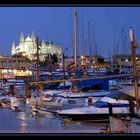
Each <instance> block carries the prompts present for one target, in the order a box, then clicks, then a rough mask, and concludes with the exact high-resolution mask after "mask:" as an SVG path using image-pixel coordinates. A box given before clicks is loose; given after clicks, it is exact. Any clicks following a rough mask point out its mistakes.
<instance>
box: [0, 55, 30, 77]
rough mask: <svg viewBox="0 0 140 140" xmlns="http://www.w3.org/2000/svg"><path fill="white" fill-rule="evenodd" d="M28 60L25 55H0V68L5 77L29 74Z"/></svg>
mask: <svg viewBox="0 0 140 140" xmlns="http://www.w3.org/2000/svg"><path fill="white" fill-rule="evenodd" d="M29 69H30V61H29V59H27V58H26V57H12V56H5V57H3V56H0V70H1V73H2V74H3V77H5V78H14V77H15V76H29V75H31V71H30V70H29Z"/></svg>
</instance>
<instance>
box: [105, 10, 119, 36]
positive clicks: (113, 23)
mask: <svg viewBox="0 0 140 140" xmlns="http://www.w3.org/2000/svg"><path fill="white" fill-rule="evenodd" d="M105 11H106V13H107V15H108V16H109V18H110V19H111V22H112V25H113V26H114V29H115V30H116V31H117V33H118V31H119V30H118V27H117V25H116V24H115V22H114V20H113V17H112V15H111V14H110V12H109V10H108V9H107V8H105ZM118 35H119V33H118Z"/></svg>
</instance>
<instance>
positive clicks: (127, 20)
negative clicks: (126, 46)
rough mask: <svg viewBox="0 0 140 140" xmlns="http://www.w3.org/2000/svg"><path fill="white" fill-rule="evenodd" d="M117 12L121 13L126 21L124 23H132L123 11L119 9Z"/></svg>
mask: <svg viewBox="0 0 140 140" xmlns="http://www.w3.org/2000/svg"><path fill="white" fill-rule="evenodd" d="M119 12H120V13H121V14H120V15H121V16H122V17H123V18H122V19H124V20H125V21H126V23H128V24H129V26H130V25H132V24H131V23H130V21H129V19H128V18H127V16H126V15H125V14H124V12H123V11H122V10H121V9H120V10H119Z"/></svg>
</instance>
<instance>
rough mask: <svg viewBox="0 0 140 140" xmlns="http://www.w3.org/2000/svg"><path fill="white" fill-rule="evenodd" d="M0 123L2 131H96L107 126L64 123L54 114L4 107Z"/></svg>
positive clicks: (0, 112) (0, 115)
mask: <svg viewBox="0 0 140 140" xmlns="http://www.w3.org/2000/svg"><path fill="white" fill-rule="evenodd" d="M26 111H27V110H26ZM0 124H1V125H0V133H84V132H85V133H95V132H97V131H95V130H98V128H103V127H104V126H105V125H103V124H94V123H86V122H78V121H77V122H74V121H71V122H69V123H64V122H63V121H62V119H60V118H59V117H57V116H55V115H53V114H52V115H51V114H50V116H49V114H48V115H47V116H45V115H41V116H33V115H32V114H31V113H29V112H28V111H27V112H13V111H12V110H10V109H4V108H3V109H0ZM97 133H99V132H97Z"/></svg>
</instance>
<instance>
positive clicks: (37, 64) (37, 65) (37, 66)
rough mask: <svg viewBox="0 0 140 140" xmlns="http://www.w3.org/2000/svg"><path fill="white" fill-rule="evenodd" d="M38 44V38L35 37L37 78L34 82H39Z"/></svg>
mask: <svg viewBox="0 0 140 140" xmlns="http://www.w3.org/2000/svg"><path fill="white" fill-rule="evenodd" d="M38 44H39V42H38V36H37V39H36V47H37V52H36V55H37V60H36V69H37V73H36V74H37V75H36V76H37V77H36V80H37V81H39V46H38Z"/></svg>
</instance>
